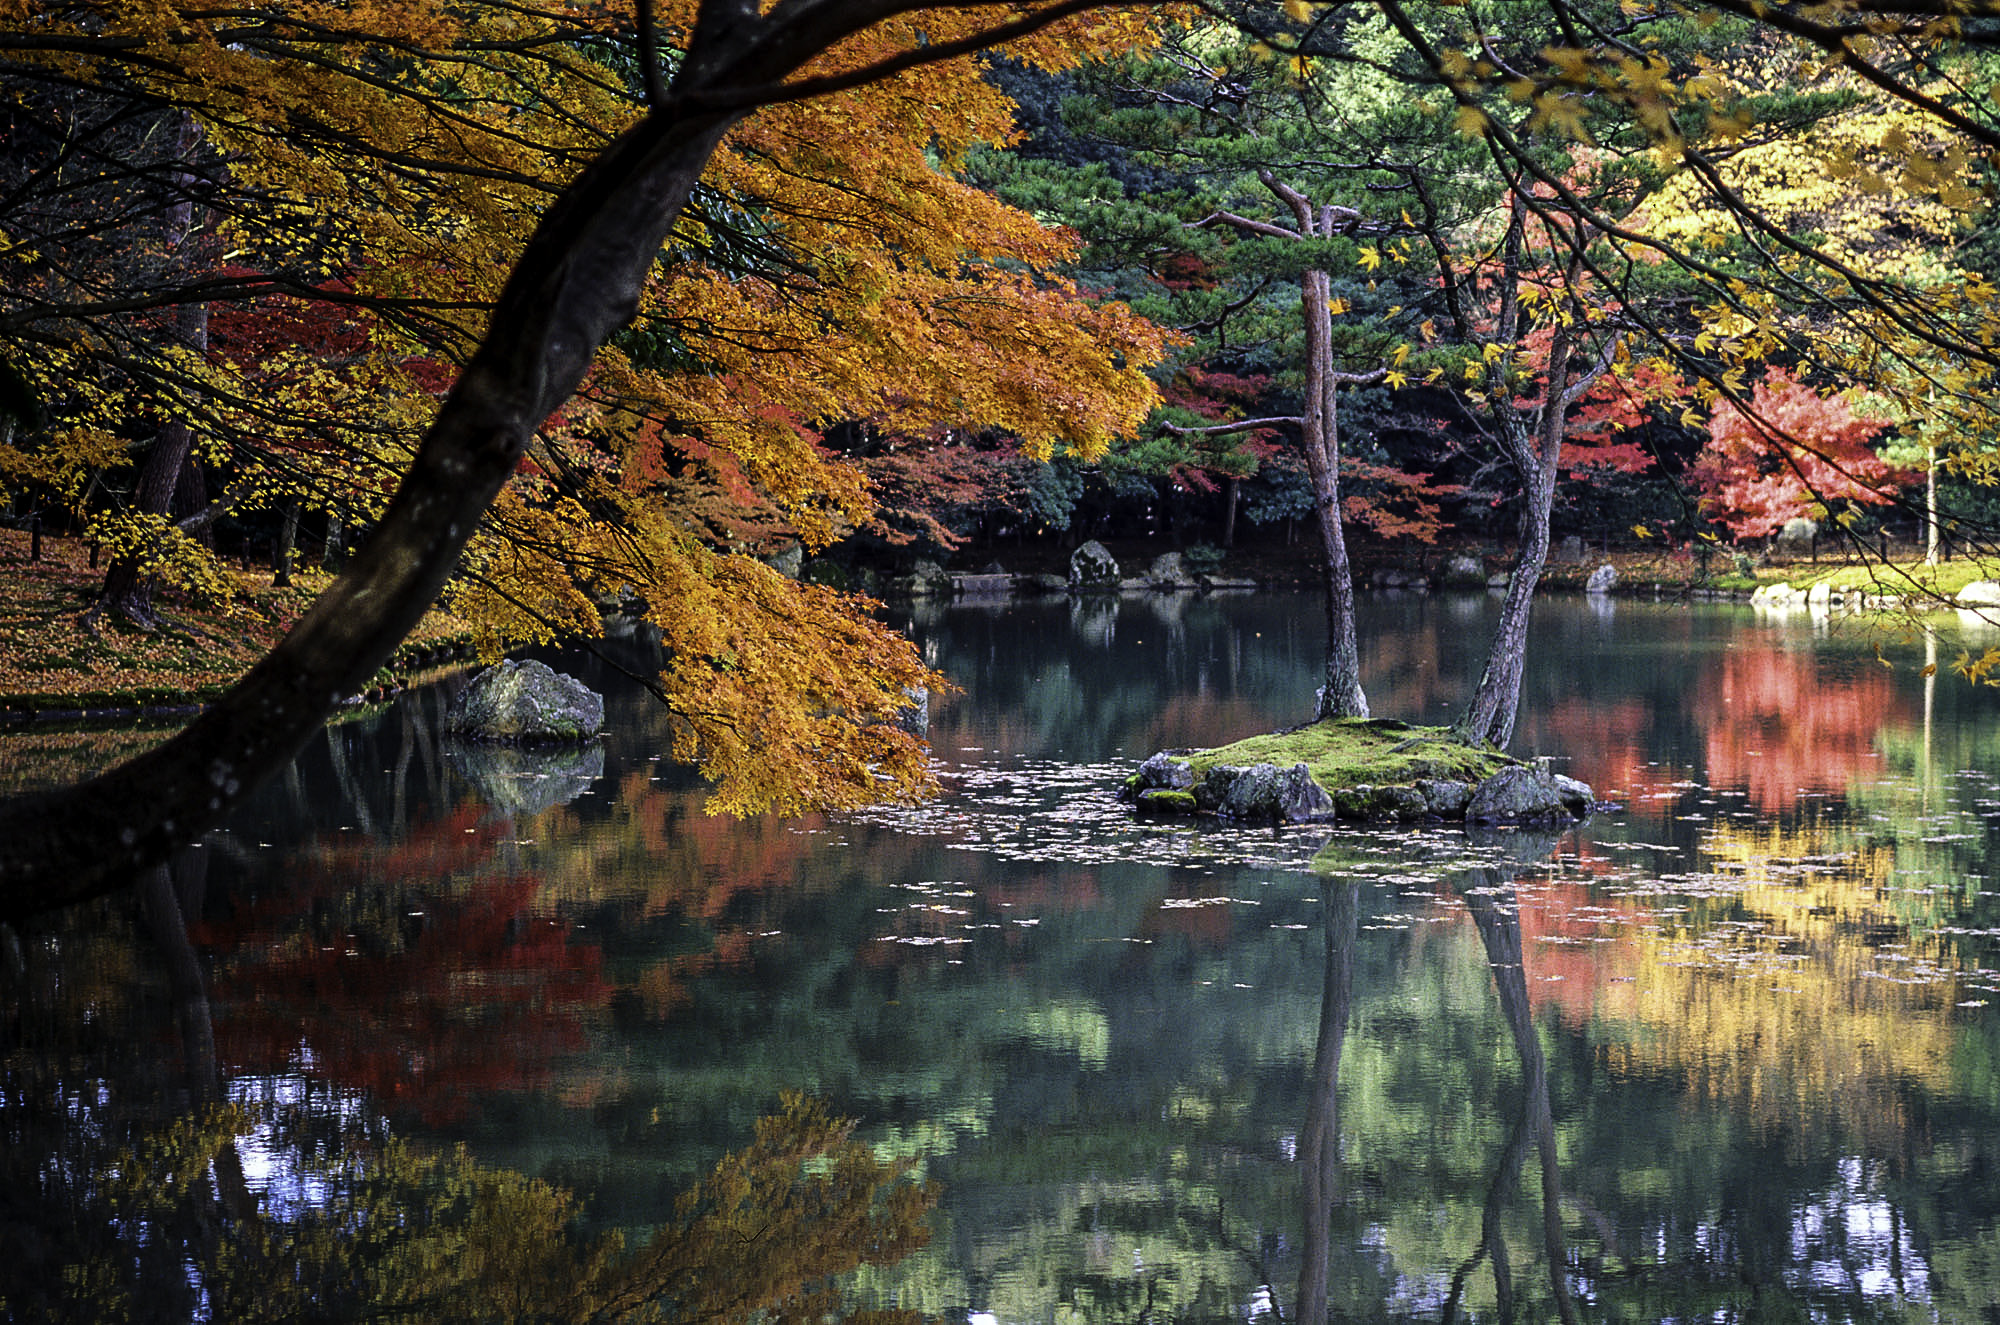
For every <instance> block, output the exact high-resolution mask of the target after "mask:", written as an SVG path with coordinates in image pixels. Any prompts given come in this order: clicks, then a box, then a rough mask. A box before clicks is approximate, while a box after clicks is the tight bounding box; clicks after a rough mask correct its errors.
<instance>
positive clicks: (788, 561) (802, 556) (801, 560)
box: [763, 543, 806, 580]
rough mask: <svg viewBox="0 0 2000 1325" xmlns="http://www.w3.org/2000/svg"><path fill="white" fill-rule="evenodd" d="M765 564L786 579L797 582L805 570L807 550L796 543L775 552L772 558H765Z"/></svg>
mask: <svg viewBox="0 0 2000 1325" xmlns="http://www.w3.org/2000/svg"><path fill="white" fill-rule="evenodd" d="M763 562H764V564H765V565H766V566H769V567H770V568H771V569H772V570H774V571H776V572H778V574H780V575H782V576H784V577H785V578H786V579H788V580H796V579H798V578H799V572H800V571H802V570H804V569H805V564H806V550H805V548H804V547H802V546H800V545H799V544H797V543H794V544H792V545H791V546H790V547H787V548H785V549H783V550H782V551H778V552H773V553H772V554H771V555H770V556H768V557H765V558H763Z"/></svg>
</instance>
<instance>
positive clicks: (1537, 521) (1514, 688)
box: [1453, 463, 1556, 750]
mask: <svg viewBox="0 0 2000 1325" xmlns="http://www.w3.org/2000/svg"><path fill="white" fill-rule="evenodd" d="M1538 470H1539V472H1537V473H1535V474H1534V475H1533V476H1532V477H1530V478H1529V479H1528V480H1527V482H1526V483H1524V484H1523V487H1524V489H1525V490H1524V491H1523V492H1522V494H1521V523H1520V530H1519V535H1518V536H1519V540H1520V546H1519V548H1518V549H1517V550H1516V551H1515V554H1514V568H1513V571H1512V574H1511V578H1510V579H1509V580H1508V582H1507V596H1506V598H1505V599H1504V600H1502V602H1501V605H1500V621H1499V624H1498V625H1496V626H1495V627H1494V629H1493V641H1492V644H1491V645H1490V646H1489V647H1488V649H1487V653H1486V670H1485V671H1484V672H1483V673H1482V674H1481V675H1480V678H1479V686H1478V688H1477V689H1476V690H1475V691H1474V692H1473V695H1472V702H1471V703H1470V704H1468V705H1467V706H1466V710H1465V715H1464V716H1463V717H1462V718H1460V719H1459V722H1458V724H1457V726H1456V727H1454V728H1453V731H1454V733H1455V734H1456V735H1458V736H1459V737H1460V738H1461V739H1463V740H1467V741H1472V742H1475V743H1481V742H1483V743H1486V744H1490V745H1492V746H1494V747H1496V748H1498V749H1502V750H1504V749H1506V748H1507V744H1508V742H1510V741H1512V740H1513V739H1514V722H1515V720H1516V718H1517V717H1518V716H1519V714H1520V708H1521V678H1522V673H1523V671H1524V669H1525V668H1526V665H1527V656H1528V616H1529V613H1530V612H1531V611H1532V610H1533V608H1534V604H1535V586H1536V584H1537V583H1539V582H1540V580H1541V578H1542V571H1543V570H1544V569H1545V568H1546V567H1547V565H1548V560H1549V515H1550V512H1551V511H1552V510H1553V509H1554V506H1555V483H1556V468H1555V465H1554V464H1553V463H1550V464H1548V465H1546V466H1538Z"/></svg>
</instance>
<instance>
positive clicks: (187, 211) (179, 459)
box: [91, 111, 213, 630]
mask: <svg viewBox="0 0 2000 1325" xmlns="http://www.w3.org/2000/svg"><path fill="white" fill-rule="evenodd" d="M180 120H181V124H180V141H179V143H178V145H177V147H176V149H175V155H176V156H177V157H178V158H179V159H180V161H181V162H182V163H183V164H189V163H192V161H193V159H194V155H195V151H196V148H197V146H198V145H199V142H200V138H201V129H200V126H199V125H197V124H196V123H195V120H194V117H193V116H192V115H190V114H188V113H187V112H185V111H183V112H181V115H180ZM172 178H173V181H174V186H175V187H176V188H177V189H179V190H181V193H182V196H181V198H180V200H179V201H177V202H175V203H174V204H173V205H172V206H171V207H170V208H168V210H167V247H168V248H169V249H170V250H173V249H179V250H185V252H184V255H183V260H182V262H181V266H182V267H183V268H186V267H188V266H189V265H190V263H189V262H188V261H187V258H189V257H192V256H194V254H193V248H194V247H195V246H193V245H190V243H189V241H190V240H191V239H194V238H195V237H196V236H197V233H198V231H199V229H200V226H199V224H198V218H197V217H196V214H195V207H194V197H193V193H194V188H195V185H196V184H197V183H199V178H198V177H197V176H196V175H195V174H194V172H193V171H192V170H187V169H182V170H176V171H175V172H174V173H173V176H172ZM174 339H175V340H176V341H178V342H179V343H180V344H181V345H183V346H185V347H187V348H188V349H191V350H197V351H199V350H206V349H207V348H208V305H207V304H205V303H184V304H181V305H179V306H178V307H176V308H175V309H174ZM193 453H194V430H193V428H192V427H191V426H190V425H189V423H188V421H187V418H186V417H185V416H184V415H179V414H176V415H175V416H173V417H172V418H169V419H168V420H167V421H166V422H165V423H164V424H162V425H161V427H160V430H159V432H158V433H157V434H155V436H154V438H153V449H152V451H151V452H150V453H148V455H147V456H146V463H145V466H144V467H143V468H142V469H141V470H140V471H139V487H138V491H137V492H136V493H134V494H133V503H132V504H133V509H135V510H137V511H138V512H139V513H140V514H142V515H157V516H162V517H164V516H167V515H170V514H172V512H173V509H174V495H175V493H176V492H178V491H179V490H180V489H181V486H182V472H183V471H184V470H185V469H186V468H187V466H188V461H189V458H190V457H191V456H192V455H193ZM200 505H201V503H199V502H197V503H195V507H194V508H198V507H199V506H200ZM194 508H190V509H194ZM209 539H210V540H212V539H213V535H210V536H209ZM210 545H211V546H212V542H211V544H210ZM106 612H113V613H116V614H117V615H119V616H121V617H123V618H125V619H126V620H128V621H130V622H132V623H133V624H135V625H138V626H140V627H143V628H144V629H147V630H151V629H153V628H154V627H155V626H157V625H158V624H159V615H158V613H156V612H155V611H154V610H153V582H152V580H151V578H150V577H149V576H147V575H146V574H145V573H144V571H143V570H142V568H141V559H140V558H138V557H134V556H125V557H119V558H117V559H115V560H114V561H112V563H111V565H110V568H109V569H107V570H106V571H105V573H104V590H103V592H102V593H101V594H100V595H99V596H98V602H97V606H96V607H95V608H93V609H92V612H91V615H92V617H93V618H95V617H98V616H102V615H103V614H104V613H106Z"/></svg>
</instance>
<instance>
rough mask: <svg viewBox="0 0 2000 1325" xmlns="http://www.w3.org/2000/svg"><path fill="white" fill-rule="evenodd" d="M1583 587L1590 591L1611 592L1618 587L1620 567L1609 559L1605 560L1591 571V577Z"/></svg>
mask: <svg viewBox="0 0 2000 1325" xmlns="http://www.w3.org/2000/svg"><path fill="white" fill-rule="evenodd" d="M1583 587H1584V589H1585V590H1586V591H1588V592H1590V593H1610V592H1611V591H1612V590H1613V589H1615V588H1617V587H1618V568H1617V567H1616V566H1614V565H1612V564H1611V563H1610V562H1608V561H1607V562H1605V563H1604V564H1603V565H1602V566H1599V567H1598V568H1597V569H1596V570H1594V571H1592V572H1591V573H1590V578H1589V579H1588V580H1585V581H1584V584H1583Z"/></svg>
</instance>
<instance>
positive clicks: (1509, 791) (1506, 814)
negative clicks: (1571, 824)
mask: <svg viewBox="0 0 2000 1325" xmlns="http://www.w3.org/2000/svg"><path fill="white" fill-rule="evenodd" d="M1590 806H1591V790H1590V788H1589V787H1588V786H1586V785H1585V784H1583V783H1581V782H1578V781H1577V780H1576V779H1575V778H1566V777H1559V776H1557V775H1556V774H1554V773H1551V772H1549V771H1548V770H1547V769H1544V768H1526V767H1520V768H1503V769H1501V770H1500V771H1499V772H1498V773H1495V774H1494V775H1493V776H1492V777H1490V778H1488V779H1486V781H1484V782H1482V783H1480V784H1479V785H1478V787H1476V788H1474V789H1473V792H1472V799H1471V800H1470V801H1469V802H1467V804H1466V807H1465V821H1466V822H1467V823H1469V824H1545V823H1557V822H1562V821H1564V820H1569V819H1581V818H1582V817H1583V816H1584V815H1586V814H1588V813H1590Z"/></svg>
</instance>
